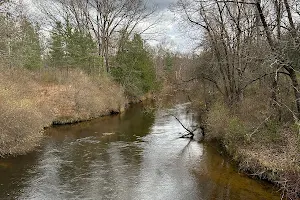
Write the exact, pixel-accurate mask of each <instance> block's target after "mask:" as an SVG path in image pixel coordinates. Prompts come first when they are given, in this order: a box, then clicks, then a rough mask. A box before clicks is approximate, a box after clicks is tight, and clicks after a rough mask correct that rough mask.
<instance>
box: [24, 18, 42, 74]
mask: <svg viewBox="0 0 300 200" xmlns="http://www.w3.org/2000/svg"><path fill="white" fill-rule="evenodd" d="M21 31H22V32H23V38H22V57H23V59H22V63H23V64H22V65H23V66H24V67H25V68H27V69H31V70H35V69H39V68H40V67H41V66H42V58H41V46H40V39H39V34H38V31H37V30H36V28H35V27H34V26H33V25H32V24H31V23H30V22H29V21H28V20H27V19H24V20H23V21H22V25H21Z"/></svg>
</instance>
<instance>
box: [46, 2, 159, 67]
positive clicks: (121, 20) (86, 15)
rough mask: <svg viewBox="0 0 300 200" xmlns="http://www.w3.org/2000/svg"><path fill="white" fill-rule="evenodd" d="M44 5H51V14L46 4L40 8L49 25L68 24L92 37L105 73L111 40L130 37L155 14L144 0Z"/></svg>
mask: <svg viewBox="0 0 300 200" xmlns="http://www.w3.org/2000/svg"><path fill="white" fill-rule="evenodd" d="M47 1H48V2H49V1H50V2H54V5H52V6H53V7H54V8H55V9H54V12H53V11H51V10H49V9H48V8H46V7H45V5H44V4H45V3H42V4H41V7H42V11H43V12H44V14H46V15H47V16H49V17H50V18H51V19H52V21H60V20H69V21H70V22H71V23H72V24H73V25H74V26H76V27H77V28H78V29H80V30H84V31H90V32H91V33H93V36H94V37H95V40H96V41H97V45H98V54H99V56H101V57H102V58H103V61H104V62H103V64H104V66H105V69H106V71H107V72H109V71H110V63H109V57H110V53H111V51H112V50H113V49H114V46H113V38H114V37H115V36H116V35H117V34H118V33H120V32H121V31H122V32H126V33H127V34H129V35H130V34H132V33H133V31H135V30H136V28H137V26H138V25H139V24H140V23H141V22H143V21H145V20H146V19H147V18H149V17H150V16H151V15H153V13H154V11H155V7H151V6H150V5H148V4H147V3H146V2H145V1H143V0H117V1H115V0H75V1H72V0H46V2H47ZM57 16H58V17H57Z"/></svg>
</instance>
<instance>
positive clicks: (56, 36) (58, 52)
mask: <svg viewBox="0 0 300 200" xmlns="http://www.w3.org/2000/svg"><path fill="white" fill-rule="evenodd" d="M64 43H65V39H64V32H63V26H62V24H61V22H56V26H55V27H54V29H53V30H52V32H51V43H50V51H49V57H50V66H52V67H63V66H64V65H65V50H64V46H65V44H64Z"/></svg>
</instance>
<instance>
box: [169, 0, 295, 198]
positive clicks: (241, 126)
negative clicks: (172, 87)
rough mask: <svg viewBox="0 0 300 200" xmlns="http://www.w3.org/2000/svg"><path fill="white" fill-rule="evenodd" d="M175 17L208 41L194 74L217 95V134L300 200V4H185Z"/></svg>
mask: <svg viewBox="0 0 300 200" xmlns="http://www.w3.org/2000/svg"><path fill="white" fill-rule="evenodd" d="M174 12H176V13H178V12H179V13H181V19H182V21H183V22H184V23H185V24H187V25H189V26H190V27H191V28H192V29H193V30H195V31H197V32H198V35H199V38H201V39H199V38H198V39H199V40H200V41H201V42H200V43H199V48H200V49H201V53H199V54H198V57H197V58H196V60H197V62H198V65H197V67H196V69H195V70H196V71H197V73H196V74H195V75H191V76H192V77H193V78H196V79H198V80H200V81H201V82H202V87H203V91H205V92H206V94H207V95H206V96H209V95H210V96H211V97H213V98H211V101H210V102H206V103H210V104H211V105H210V111H209V113H208V118H207V124H208V126H209V127H210V130H211V132H212V133H211V136H213V137H215V138H219V139H220V138H221V140H222V142H223V145H224V146H225V148H226V149H227V150H228V151H229V152H231V154H232V155H234V157H235V158H238V157H239V159H238V160H239V161H240V163H244V164H242V168H243V167H244V168H245V169H246V170H250V171H251V172H252V173H254V174H255V173H258V172H259V171H260V172H259V173H260V176H265V177H267V178H269V179H271V180H272V181H275V182H277V183H280V185H281V186H282V187H283V191H284V192H286V193H287V198H288V199H298V198H299V194H300V193H299V192H300V191H299V180H300V178H299V177H300V172H299V163H300V157H299V155H300V142H299V141H300V135H299V130H300V126H299V120H300V88H299V67H300V62H299V61H300V60H299V58H300V37H299V36H300V29H299V14H300V10H299V1H296V0H271V1H265V0H248V1H244V0H241V1H235V0H234V1H229V0H228V1H227V0H225V1H218V0H212V1H196V0H179V1H178V2H177V5H176V6H175V7H174ZM199 40H198V41H199ZM206 100H207V99H206ZM274 154H276V155H277V157H275V156H274ZM255 155H256V156H255ZM245 158H246V159H245ZM281 159H282V160H284V161H282V160H281ZM253 160H256V162H253ZM280 160H281V161H280ZM261 163H264V164H261ZM268 170H271V171H272V173H276V174H277V176H276V178H274V177H271V178H270V176H268V175H267V174H268ZM278 177H280V178H279V179H277V178H278Z"/></svg>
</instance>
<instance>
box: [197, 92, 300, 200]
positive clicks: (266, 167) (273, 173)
mask: <svg viewBox="0 0 300 200" xmlns="http://www.w3.org/2000/svg"><path fill="white" fill-rule="evenodd" d="M261 96H262V94H260V93H258V94H256V95H255V94H253V95H252V96H249V97H247V98H245V99H244V100H243V102H242V103H241V104H240V105H239V106H237V107H235V108H228V107H227V106H226V105H224V104H222V103H220V102H221V101H218V100H217V101H214V102H211V104H210V106H209V107H208V109H207V110H206V111H205V117H204V119H203V123H204V124H206V129H207V130H206V133H207V134H206V135H207V137H206V140H207V141H208V142H217V143H218V144H221V150H222V151H223V152H226V154H228V155H229V156H230V157H231V158H232V160H233V161H234V162H235V163H237V164H238V167H239V169H240V170H241V171H242V172H244V173H246V174H248V175H249V176H251V177H254V178H258V179H263V180H267V181H270V182H272V183H274V184H275V185H277V186H279V187H280V188H281V190H282V192H283V194H284V195H285V196H286V198H287V199H298V198H299V194H300V193H299V186H300V151H299V150H300V148H299V127H298V126H297V124H296V123H293V120H291V119H287V117H286V118H285V119H281V121H279V120H278V119H277V118H276V116H277V115H276V114H275V112H276V111H275V110H272V109H270V106H269V102H266V101H263V100H260V98H261ZM254 102H255V103H254ZM202 104H203V103H202Z"/></svg>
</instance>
